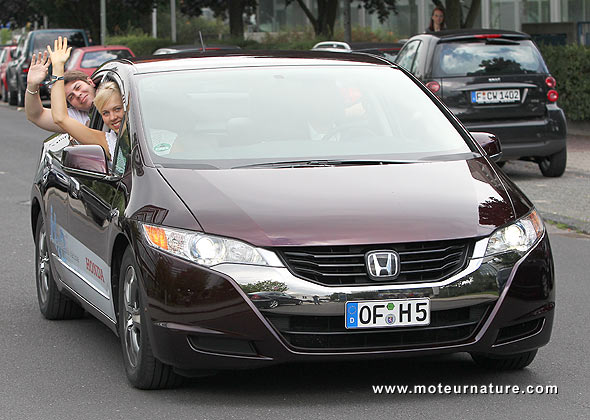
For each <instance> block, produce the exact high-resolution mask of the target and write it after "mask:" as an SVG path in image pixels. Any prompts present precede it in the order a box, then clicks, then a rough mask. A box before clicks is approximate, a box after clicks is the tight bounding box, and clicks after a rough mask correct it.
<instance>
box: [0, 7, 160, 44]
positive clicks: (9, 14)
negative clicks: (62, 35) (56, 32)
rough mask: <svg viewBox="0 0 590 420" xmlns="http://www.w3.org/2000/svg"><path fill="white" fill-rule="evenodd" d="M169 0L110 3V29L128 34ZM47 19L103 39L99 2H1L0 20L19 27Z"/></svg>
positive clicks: (94, 37) (54, 25) (50, 23)
mask: <svg viewBox="0 0 590 420" xmlns="http://www.w3.org/2000/svg"><path fill="white" fill-rule="evenodd" d="M168 3H169V0H152V1H145V0H107V25H108V27H109V28H113V29H115V28H119V29H120V30H125V29H127V28H128V27H129V26H131V25H132V22H133V23H135V24H137V22H138V21H139V18H140V17H142V16H147V15H149V14H150V13H151V12H152V9H153V7H154V5H157V4H164V5H165V4H168ZM43 15H46V16H47V17H48V20H49V25H50V27H54V28H55V27H62V28H84V29H88V30H89V31H90V33H91V36H92V38H93V39H95V40H98V39H100V2H99V1H97V0H29V1H28V2H27V1H22V0H0V20H1V21H7V20H9V19H10V18H12V19H13V20H14V21H15V23H16V24H17V25H18V26H24V25H25V24H27V23H28V22H34V21H35V20H40V19H41V16H43Z"/></svg>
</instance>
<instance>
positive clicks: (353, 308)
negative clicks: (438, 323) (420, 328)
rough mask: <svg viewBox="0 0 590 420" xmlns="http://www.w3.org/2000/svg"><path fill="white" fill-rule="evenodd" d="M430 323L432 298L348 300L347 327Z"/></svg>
mask: <svg viewBox="0 0 590 420" xmlns="http://www.w3.org/2000/svg"><path fill="white" fill-rule="evenodd" d="M429 324H430V299H428V298H420V299H391V300H370V301H361V302H346V328H349V329H353V328H386V327H411V326H416V325H429Z"/></svg>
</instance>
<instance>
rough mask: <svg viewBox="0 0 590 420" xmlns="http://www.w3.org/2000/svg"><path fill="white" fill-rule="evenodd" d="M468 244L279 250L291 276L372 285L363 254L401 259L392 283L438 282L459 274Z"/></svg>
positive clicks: (329, 281) (457, 242)
mask: <svg viewBox="0 0 590 420" xmlns="http://www.w3.org/2000/svg"><path fill="white" fill-rule="evenodd" d="M469 245H470V241H466V240H453V241H436V242H421V243H406V244H389V245H344V246H317V247H289V248H287V247H284V248H278V249H276V251H278V254H279V255H280V256H281V257H282V259H283V261H284V263H285V265H286V266H287V267H288V268H289V269H290V270H291V272H292V273H293V274H295V275H296V276H298V277H302V278H304V279H307V280H311V281H313V282H316V283H320V284H324V285H329V286H332V285H362V284H375V281H374V280H371V279H370V278H369V276H368V274H367V268H366V265H365V254H366V253H367V252H369V251H375V250H384V249H393V250H395V251H396V252H397V253H398V254H399V256H400V263H401V267H400V274H399V276H398V277H397V278H396V279H395V280H390V279H388V280H385V281H387V282H395V283H415V282H425V281H437V280H441V279H444V278H447V277H450V276H452V275H453V274H455V273H457V272H459V271H460V270H461V269H462V268H463V267H464V266H465V265H466V263H467V256H468V253H469V248H470V246H469Z"/></svg>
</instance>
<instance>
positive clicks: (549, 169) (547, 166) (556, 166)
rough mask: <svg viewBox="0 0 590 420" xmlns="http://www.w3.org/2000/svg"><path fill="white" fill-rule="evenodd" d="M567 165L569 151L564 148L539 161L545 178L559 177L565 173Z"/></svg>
mask: <svg viewBox="0 0 590 420" xmlns="http://www.w3.org/2000/svg"><path fill="white" fill-rule="evenodd" d="M566 164H567V149H566V148H564V149H563V150H560V151H559V152H557V153H555V154H553V155H551V156H547V157H545V158H543V159H541V160H540V161H539V168H540V169H541V173H542V174H543V176H549V177H558V176H562V175H563V173H564V172H565V166H566Z"/></svg>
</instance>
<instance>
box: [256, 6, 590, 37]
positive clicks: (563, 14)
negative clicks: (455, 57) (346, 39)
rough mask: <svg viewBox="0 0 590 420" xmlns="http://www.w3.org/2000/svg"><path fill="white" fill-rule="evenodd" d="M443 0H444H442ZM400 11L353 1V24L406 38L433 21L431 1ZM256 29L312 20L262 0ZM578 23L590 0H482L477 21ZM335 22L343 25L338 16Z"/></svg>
mask: <svg viewBox="0 0 590 420" xmlns="http://www.w3.org/2000/svg"><path fill="white" fill-rule="evenodd" d="M305 2H306V4H307V5H308V7H309V8H310V9H311V10H312V11H314V13H315V12H316V7H317V1H316V0H305ZM443 2H444V0H443ZM471 3H472V0H462V1H461V4H462V6H463V11H464V14H465V15H466V14H467V11H468V10H469V8H470V7H471ZM397 8H398V14H397V15H394V14H392V15H390V16H389V18H388V19H387V21H385V22H383V23H380V22H379V19H378V18H377V16H376V15H371V14H369V13H367V12H366V10H365V9H364V8H363V3H362V2H359V1H353V2H352V14H351V21H352V26H353V27H355V26H360V27H369V28H371V29H372V30H381V31H386V32H388V33H389V32H390V33H392V34H394V36H396V37H398V38H407V37H409V36H412V35H414V34H416V33H420V32H423V31H424V30H425V28H426V27H427V26H428V24H429V22H430V14H431V12H432V9H433V8H434V3H433V2H432V1H431V0H398V1H397ZM256 18H257V19H256V23H257V25H256V26H257V30H258V31H262V32H279V31H287V30H298V29H303V28H305V27H309V26H310V24H309V21H308V20H307V18H306V16H305V14H304V13H303V11H302V10H301V8H300V7H299V5H298V4H297V3H296V2H295V1H292V2H291V3H290V4H289V5H286V1H285V0H259V7H258V13H257V16H256ZM563 22H571V23H572V24H573V25H578V23H581V22H590V0H481V8H480V13H479V14H478V18H477V20H476V23H475V25H474V26H475V27H478V28H491V29H512V30H517V31H520V30H522V29H523V24H524V25H525V27H526V24H536V23H563ZM336 25H337V26H338V25H342V19H340V17H339V18H338V19H337V22H336Z"/></svg>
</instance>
